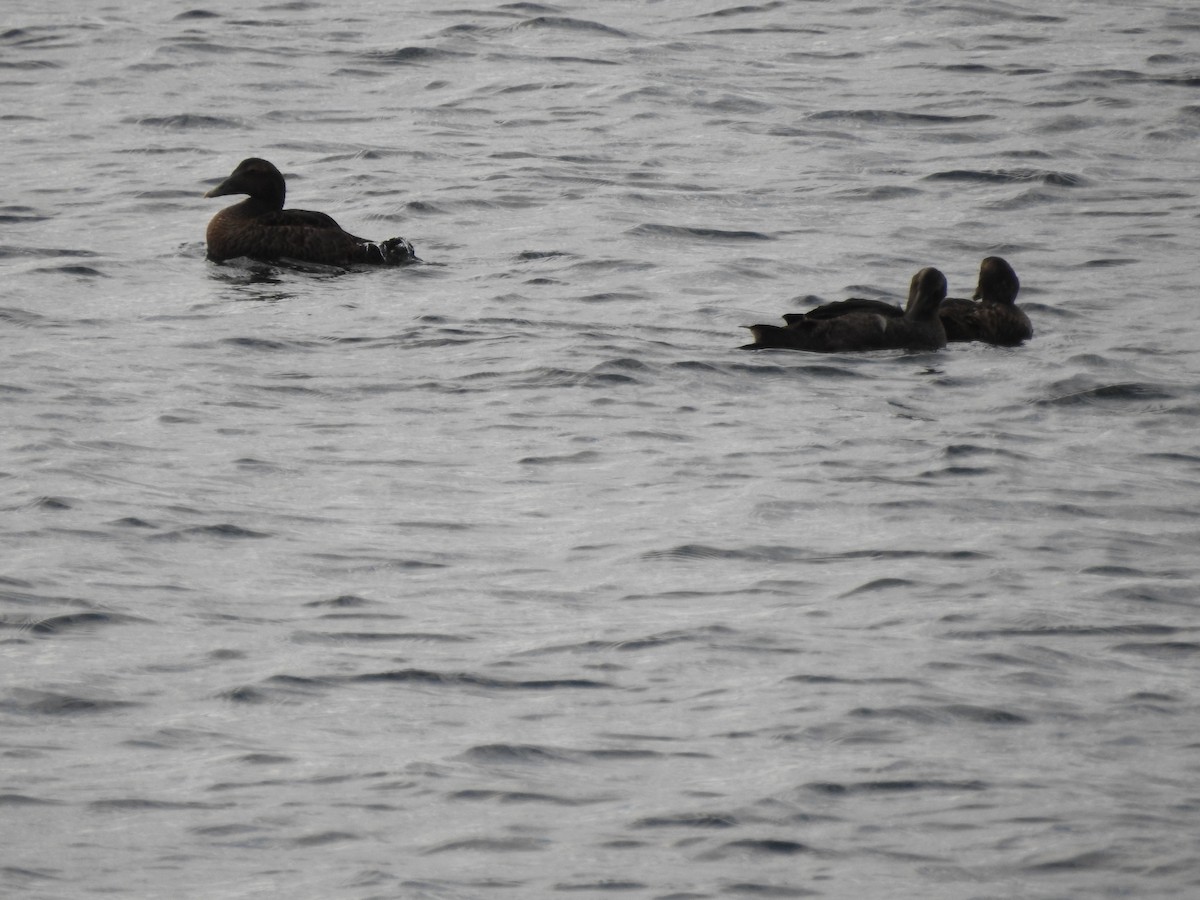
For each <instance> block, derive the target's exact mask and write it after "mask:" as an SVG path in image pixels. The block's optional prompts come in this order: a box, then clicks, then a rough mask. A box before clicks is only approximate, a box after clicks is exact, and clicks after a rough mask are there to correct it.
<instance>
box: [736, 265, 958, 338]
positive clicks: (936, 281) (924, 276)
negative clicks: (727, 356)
mask: <svg viewBox="0 0 1200 900" xmlns="http://www.w3.org/2000/svg"><path fill="white" fill-rule="evenodd" d="M945 297H946V277H945V276H944V275H943V274H942V273H941V272H939V271H938V270H937V269H935V268H932V267H927V268H924V269H922V270H921V271H919V272H918V273H917V274H916V275H914V276H913V279H912V282H911V284H910V285H909V293H908V305H907V307H906V308H905V309H904V310H899V307H894V308H895V309H896V310H898V313H899V314H892V313H882V312H879V311H876V310H874V309H871V308H863V309H856V310H853V311H850V312H846V313H845V314H844V315H838V316H833V317H830V318H808V317H807V316H804V315H791V316H785V317H784V318H785V320H786V321H787V324H786V325H751V326H749V327H750V333H751V334H753V335H754V342H753V343H751V344H746V345H745V346H744V347H743V348H742V349H744V350H765V349H788V350H810V351H814V352H817V353H841V352H848V351H862V350H937V349H939V348H941V347H944V346H946V331H945V328H944V327H943V326H942V323H941V320H940V319H939V318H938V307H939V306H940V305H941V302H942V300H944V299H945ZM867 302H870V301H867ZM884 305H885V306H886V305H888V304H884Z"/></svg>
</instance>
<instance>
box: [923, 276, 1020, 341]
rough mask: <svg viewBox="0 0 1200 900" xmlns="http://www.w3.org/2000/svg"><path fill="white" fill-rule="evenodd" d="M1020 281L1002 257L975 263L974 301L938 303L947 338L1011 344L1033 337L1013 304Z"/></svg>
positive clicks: (955, 299)
mask: <svg viewBox="0 0 1200 900" xmlns="http://www.w3.org/2000/svg"><path fill="white" fill-rule="evenodd" d="M1020 290H1021V282H1020V280H1019V279H1018V278H1017V273H1016V272H1014V271H1013V267H1012V266H1010V265H1009V264H1008V263H1007V262H1006V261H1005V260H1003V259H1001V258H1000V257H999V256H989V257H987V259H985V260H984V261H983V262H982V263H980V265H979V284H978V286H977V287H976V288H975V300H978V301H979V302H978V303H975V302H973V301H971V300H960V299H957V298H954V299H950V300H947V301H945V302H944V303H943V304H942V309H941V313H940V315H941V318H942V325H943V326H944V327H945V329H946V340H949V341H983V342H985V343H988V344H996V345H998V346H1001V347H1015V346H1016V345H1017V344H1020V343H1023V342H1024V341H1027V340H1029V339H1030V338H1031V337H1033V325H1032V324H1031V323H1030V321H1029V316H1027V315H1025V311H1024V310H1022V309H1021V308H1020V307H1019V306H1017V302H1016V301H1017V292H1018V291H1020Z"/></svg>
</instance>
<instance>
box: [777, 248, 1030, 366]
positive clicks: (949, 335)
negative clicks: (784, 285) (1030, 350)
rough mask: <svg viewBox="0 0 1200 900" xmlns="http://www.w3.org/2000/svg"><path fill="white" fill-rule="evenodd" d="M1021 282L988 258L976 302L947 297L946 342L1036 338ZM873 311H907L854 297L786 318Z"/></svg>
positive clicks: (943, 314) (1008, 342)
mask: <svg viewBox="0 0 1200 900" xmlns="http://www.w3.org/2000/svg"><path fill="white" fill-rule="evenodd" d="M1020 289H1021V282H1020V280H1019V279H1018V278H1017V273H1016V272H1014V271H1013V267H1012V266H1010V265H1009V264H1008V263H1007V262H1006V261H1005V260H1003V259H1001V258H1000V257H999V256H989V257H987V258H986V259H985V260H984V261H983V262H982V263H980V265H979V282H978V286H977V287H976V288H975V294H974V297H975V300H978V301H980V302H978V303H976V302H974V301H973V300H965V299H962V298H959V297H948V298H947V299H945V300H943V301H942V305H941V306H940V307H939V308H938V316H939V318H941V320H942V327H944V328H945V329H946V340H947V341H950V342H952V343H953V342H955V341H983V342H985V343H988V344H996V345H999V346H1002V347H1012V346H1016V345H1017V344H1020V343H1022V342H1023V341H1027V340H1029V339H1030V338H1031V337H1033V326H1032V325H1031V324H1030V322H1029V316H1027V315H1025V312H1024V311H1023V310H1022V309H1021V308H1020V307H1019V306H1017V305H1016V299H1017V292H1018V291H1019V290H1020ZM865 312H871V313H875V314H876V315H881V316H888V317H899V316H903V315H904V310H903V309H901V308H900V307H899V306H895V305H894V304H891V303H886V302H884V301H883V300H864V299H861V298H858V297H851V298H850V299H849V300H838V301H836V302H834V303H826V304H824V305H822V306H818V307H816V308H814V309H810V310H809V311H808V312H805V313H789V314H788V315H786V316H784V319H786V320H787V322H788V324H789V325H790V324H794V323H795V322H798V321H800V320H802V319H808V320H813V321H816V320H821V319H836V318H839V317H841V316H845V315H849V314H850V313H865Z"/></svg>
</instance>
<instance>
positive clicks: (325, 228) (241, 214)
mask: <svg viewBox="0 0 1200 900" xmlns="http://www.w3.org/2000/svg"><path fill="white" fill-rule="evenodd" d="M286 192H287V186H286V183H285V181H284V178H283V174H282V173H281V172H280V171H279V170H278V169H277V168H276V167H275V166H274V165H272V164H271V163H269V162H268V161H267V160H265V159H257V158H250V159H245V160H242V162H241V163H240V164H239V165H238V167H237V168H236V169H234V170H233V173H232V174H231V175H230V176H229V177H228V178H226V179H225V180H224V181H222V182H221V183H220V184H218V185H217V186H216V187H215V188H213V189H212V190H210V191H209V192H208V193H206V194H205V195H204V196H205V197H223V196H226V195H231V194H247V195H249V196H248V197H247V198H246V199H245V200H243V201H241V202H240V203H235V204H234V205H233V206H230V207H227V208H225V209H223V210H221V211H220V212H219V213H217V214H216V215H215V216H213V218H212V220H211V221H210V222H209V223H208V230H207V233H206V235H205V237H206V240H207V244H208V258H209V259H210V260H212V261H214V262H224V261H225V260H228V259H235V258H237V257H249V258H250V259H257V260H263V261H267V262H271V261H275V260H281V259H289V260H297V261H300V262H309V263H320V264H323V265H332V266H351V265H357V264H366V265H377V266H399V265H406V264H408V263H412V262H418V259H417V256H416V253H415V251H414V250H413V246H412V244H410V243H409V242H408V241H407V240H405V239H404V238H400V237H397V238H389V239H388V240H385V241H371V240H367V239H366V238H361V237H357V236H356V235H353V234H350V233H349V232H347V231H345V230H344V229H343V228H342V227H341V226H340V225H338V223H337V222H336V221H335V220H334V219H333V218H332V217H331V216H328V215H326V214H325V213H322V212H314V211H312V210H307V209H284V208H283V202H284V198H285V196H286Z"/></svg>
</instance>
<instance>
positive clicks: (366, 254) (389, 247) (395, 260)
mask: <svg viewBox="0 0 1200 900" xmlns="http://www.w3.org/2000/svg"><path fill="white" fill-rule="evenodd" d="M362 248H363V262H367V263H372V264H374V265H377V266H404V265H408V264H409V263H414V262H419V260H418V259H417V252H416V250H414V249H413V245H412V244H410V243H409V242H408V241H406V240H405V239H404V238H402V237H395V238H389V239H388V240H386V241H380V242H379V243H376V242H374V241H367V242H366V243H364V244H363V245H362Z"/></svg>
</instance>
